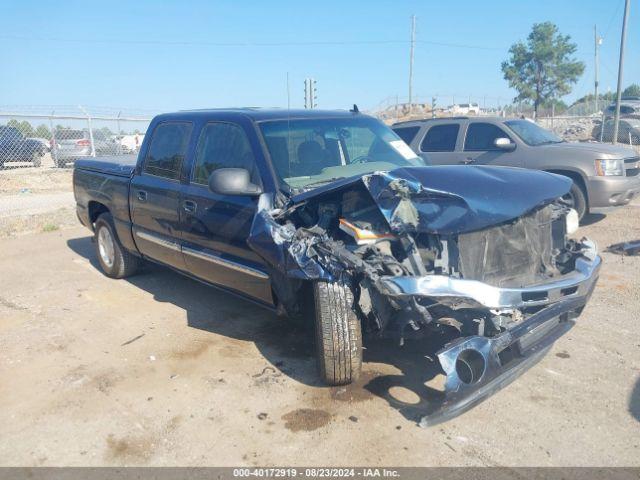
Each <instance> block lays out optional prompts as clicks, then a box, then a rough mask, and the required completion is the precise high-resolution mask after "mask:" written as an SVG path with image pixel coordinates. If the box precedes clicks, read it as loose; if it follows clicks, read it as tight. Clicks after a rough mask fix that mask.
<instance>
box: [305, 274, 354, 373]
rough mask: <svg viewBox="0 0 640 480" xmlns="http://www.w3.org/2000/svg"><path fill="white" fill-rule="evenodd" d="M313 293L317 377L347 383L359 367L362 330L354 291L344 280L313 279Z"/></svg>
mask: <svg viewBox="0 0 640 480" xmlns="http://www.w3.org/2000/svg"><path fill="white" fill-rule="evenodd" d="M313 295H314V302H315V331H316V348H317V355H318V366H319V370H320V376H321V377H322V380H323V381H325V382H326V383H327V384H329V385H346V384H348V383H351V382H353V381H355V380H357V379H358V377H359V376H360V370H361V368H362V332H361V328H360V320H358V317H357V316H356V314H355V312H354V310H353V293H352V292H351V289H350V288H349V286H348V285H347V284H346V283H343V282H315V283H314V284H313Z"/></svg>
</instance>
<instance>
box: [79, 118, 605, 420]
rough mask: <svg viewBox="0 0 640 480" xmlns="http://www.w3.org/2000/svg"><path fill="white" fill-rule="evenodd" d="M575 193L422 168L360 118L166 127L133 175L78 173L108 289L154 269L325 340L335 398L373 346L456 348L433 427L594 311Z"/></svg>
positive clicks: (92, 168)
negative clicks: (568, 198)
mask: <svg viewBox="0 0 640 480" xmlns="http://www.w3.org/2000/svg"><path fill="white" fill-rule="evenodd" d="M570 186H571V182H570V181H569V180H567V179H566V178H564V177H561V176H557V175H554V174H550V173H545V172H540V171H530V170H524V169H518V168H507V167H485V166H472V167H467V166H464V167H460V166H433V167H431V166H429V167H427V166H424V164H423V162H422V160H421V159H420V158H419V157H417V156H416V155H415V154H414V153H413V152H412V151H411V149H410V148H409V147H408V146H407V145H406V144H405V143H404V142H403V141H402V140H401V139H400V138H399V137H398V136H397V135H396V134H395V133H393V131H391V130H390V129H389V128H388V127H386V126H385V125H384V124H382V123H381V122H379V121H378V120H376V119H374V118H371V117H368V116H366V115H363V114H362V113H360V112H358V110H357V108H355V107H354V110H351V111H316V110H303V111H294V110H262V109H231V110H201V111H185V112H179V113H172V114H164V115H160V116H158V117H156V118H154V119H153V121H152V122H151V124H150V126H149V129H148V132H147V135H145V139H144V142H143V144H142V148H141V150H140V153H139V155H138V158H137V161H136V159H135V158H130V159H128V160H123V158H122V157H110V158H109V157H103V158H96V159H87V160H80V161H77V162H76V163H75V169H74V192H75V198H76V202H77V212H78V217H79V219H80V221H81V222H82V223H83V224H84V225H86V226H87V227H89V228H90V229H91V230H92V231H93V232H94V233H95V244H96V252H97V256H98V259H99V262H100V265H101V267H102V269H103V270H104V272H105V274H106V275H108V276H110V277H113V278H123V277H126V276H128V275H132V274H134V273H135V272H136V270H137V269H138V267H139V266H140V264H141V262H142V261H145V260H149V261H153V262H157V263H160V264H162V265H166V266H168V267H171V268H173V269H175V270H177V271H179V272H181V273H184V274H186V275H189V276H191V277H194V278H196V279H198V280H200V281H204V282H206V283H209V284H211V285H214V286H216V287H220V288H223V289H225V290H227V291H229V292H230V293H233V294H236V295H240V296H242V297H244V298H247V299H250V300H252V301H254V302H257V303H258V304H260V305H262V306H264V307H267V308H269V309H272V310H274V311H277V312H279V313H281V314H283V315H286V316H288V317H291V318H294V319H297V320H299V321H302V322H306V323H308V324H309V325H314V329H315V332H316V344H317V356H318V364H319V367H320V375H321V376H322V378H323V380H324V381H325V382H327V383H329V384H331V385H342V384H347V383H350V382H352V381H353V380H355V379H356V378H357V377H358V375H359V373H360V368H361V362H362V337H363V335H364V334H368V335H378V336H381V335H386V336H389V337H391V338H394V339H396V341H397V343H399V344H400V345H402V344H403V343H404V341H405V339H407V338H415V337H422V336H426V337H431V338H432V339H434V338H436V339H437V338H442V339H446V341H445V340H443V344H442V346H441V349H440V350H439V351H438V352H437V355H436V356H437V359H438V361H439V362H440V367H441V370H442V374H443V375H445V377H446V381H445V392H444V395H442V396H441V397H439V398H441V402H440V403H439V404H438V406H437V407H434V408H432V409H431V410H430V411H429V412H428V413H429V414H428V415H427V416H426V417H425V423H426V424H433V423H436V422H439V421H442V420H444V419H446V418H449V417H451V416H453V415H456V414H458V413H460V412H462V411H464V410H466V409H468V408H470V407H471V406H473V405H474V404H476V403H477V402H479V401H480V400H482V399H484V398H485V397H487V396H488V395H490V394H491V393H492V392H493V391H495V390H497V389H498V388H500V387H501V386H503V385H505V384H506V383H508V381H509V380H511V379H513V378H514V377H516V376H517V375H519V374H520V373H522V372H523V371H524V370H525V369H526V368H527V367H529V366H531V365H533V364H534V363H535V362H536V361H537V360H539V359H540V358H541V357H542V355H544V354H545V353H546V352H547V351H548V350H549V348H550V347H551V345H552V344H553V342H554V341H555V340H556V339H557V338H558V337H559V336H561V335H562V334H563V333H565V332H566V331H567V330H568V329H569V328H570V327H571V326H572V325H573V324H574V320H575V319H576V318H577V317H578V315H579V314H580V312H581V311H582V309H583V308H584V306H585V304H586V302H587V300H588V298H589V296H590V295H591V292H592V290H593V288H594V286H595V283H596V280H597V277H598V271H599V267H600V257H599V256H598V255H597V253H596V247H595V245H594V244H593V243H592V242H591V241H589V240H587V239H582V240H574V239H570V238H569V236H568V234H570V233H572V232H573V231H574V230H575V228H577V215H576V212H575V211H574V210H572V209H571V208H570V207H569V206H567V205H566V204H564V203H563V201H562V197H563V195H565V194H566V193H567V191H568V190H569V188H570ZM443 332H444V333H446V334H443ZM416 368H422V367H421V366H420V365H416Z"/></svg>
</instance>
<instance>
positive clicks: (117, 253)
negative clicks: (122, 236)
mask: <svg viewBox="0 0 640 480" xmlns="http://www.w3.org/2000/svg"><path fill="white" fill-rule="evenodd" d="M94 239H95V245H96V255H97V257H98V262H99V263H100V268H102V271H103V272H104V274H105V275H106V276H107V277H110V278H126V277H129V276H131V275H133V274H134V273H136V271H137V270H138V269H139V268H140V263H141V260H140V258H139V257H136V256H135V255H133V254H131V253H129V252H128V251H127V250H126V249H125V248H124V247H123V246H122V245H121V244H120V240H119V239H118V235H117V234H116V229H115V228H114V226H113V218H112V217H111V214H110V213H103V214H101V215H100V216H99V217H98V219H97V220H96V223H95V237H94Z"/></svg>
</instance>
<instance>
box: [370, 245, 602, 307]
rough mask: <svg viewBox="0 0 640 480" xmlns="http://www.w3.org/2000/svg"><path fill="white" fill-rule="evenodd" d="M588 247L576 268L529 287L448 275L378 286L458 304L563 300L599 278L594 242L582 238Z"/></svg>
mask: <svg viewBox="0 0 640 480" xmlns="http://www.w3.org/2000/svg"><path fill="white" fill-rule="evenodd" d="M582 243H583V245H585V249H584V250H583V251H582V257H580V258H578V259H576V268H575V270H574V271H572V272H571V273H569V274H567V275H563V276H562V277H561V278H559V279H558V280H554V281H551V282H545V283H541V284H538V285H532V286H529V287H526V288H500V287H494V286H492V285H488V284H486V283H483V282H479V281H476V280H465V279H462V278H452V277H448V276H446V275H427V276H425V277H412V276H404V277H381V278H380V279H379V281H378V284H377V286H378V289H379V290H380V292H381V293H382V294H384V295H389V296H391V297H411V296H417V297H431V298H435V299H437V300H438V302H439V303H443V304H452V305H456V306H464V305H467V306H469V307H486V308H491V309H512V308H525V307H536V306H544V305H548V304H551V303H554V302H558V301H560V300H564V299H569V298H579V297H584V296H585V294H586V293H587V292H590V291H591V289H592V287H593V284H594V283H595V282H596V280H597V278H598V272H599V270H600V263H601V259H600V257H599V256H598V253H597V248H596V245H595V243H593V242H592V241H590V240H583V241H582Z"/></svg>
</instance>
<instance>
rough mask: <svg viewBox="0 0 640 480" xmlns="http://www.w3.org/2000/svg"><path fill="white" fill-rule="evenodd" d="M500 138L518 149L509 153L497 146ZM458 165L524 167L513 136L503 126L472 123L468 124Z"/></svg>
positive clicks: (479, 122)
mask: <svg viewBox="0 0 640 480" xmlns="http://www.w3.org/2000/svg"><path fill="white" fill-rule="evenodd" d="M498 138H508V139H509V140H510V141H511V143H512V144H515V145H516V148H515V149H514V150H511V151H507V150H504V149H501V148H499V147H496V146H495V143H494V142H495V140H496V139H498ZM457 158H458V163H460V164H463V165H501V166H507V167H522V166H523V161H522V155H520V154H519V153H518V149H517V144H516V142H515V141H514V139H513V136H512V135H510V134H509V133H507V132H506V131H505V130H504V129H503V128H502V127H501V126H499V125H496V124H493V123H488V122H482V121H472V122H469V123H468V124H467V128H466V132H465V136H464V144H463V148H462V152H460V153H458V154H457Z"/></svg>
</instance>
